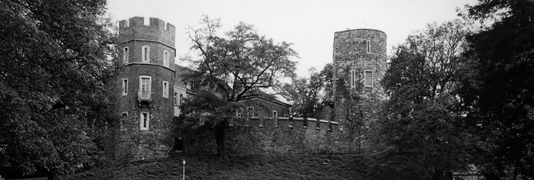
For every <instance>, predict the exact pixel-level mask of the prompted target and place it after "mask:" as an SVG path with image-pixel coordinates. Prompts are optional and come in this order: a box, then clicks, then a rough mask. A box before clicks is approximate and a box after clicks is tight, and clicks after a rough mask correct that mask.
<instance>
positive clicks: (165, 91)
mask: <svg viewBox="0 0 534 180" xmlns="http://www.w3.org/2000/svg"><path fill="white" fill-rule="evenodd" d="M161 88H162V89H163V92H162V95H163V97H164V98H169V82H167V81H163V83H162V85H161Z"/></svg>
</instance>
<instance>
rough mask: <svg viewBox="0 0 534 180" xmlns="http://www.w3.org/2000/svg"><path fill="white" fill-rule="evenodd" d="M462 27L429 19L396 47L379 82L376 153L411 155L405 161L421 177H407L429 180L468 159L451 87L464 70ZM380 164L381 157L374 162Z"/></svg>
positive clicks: (466, 141)
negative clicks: (382, 100) (381, 100)
mask: <svg viewBox="0 0 534 180" xmlns="http://www.w3.org/2000/svg"><path fill="white" fill-rule="evenodd" d="M465 27H466V24H465V23H464V22H462V21H460V20H455V21H451V22H445V23H443V24H437V23H432V24H429V25H428V26H427V28H426V29H425V30H423V31H419V32H416V33H415V34H413V35H410V36H409V37H408V39H407V40H406V43H404V44H401V45H399V46H398V47H397V48H396V52H395V54H394V55H393V57H392V58H391V63H390V69H388V71H387V72H386V75H385V77H384V79H383V80H382V85H383V86H384V88H385V89H386V92H387V93H388V94H389V96H390V99H389V100H388V102H387V103H386V106H385V109H384V112H383V113H384V115H383V118H382V119H381V123H380V124H381V129H380V135H381V137H380V140H381V141H383V142H384V143H385V147H386V149H385V151H383V152H382V155H381V156H382V157H383V158H385V159H400V160H402V159H417V161H407V162H410V164H411V166H412V167H419V168H418V169H421V168H423V169H424V171H422V172H421V173H423V174H422V175H423V176H419V175H421V174H419V175H417V176H414V177H412V178H413V179H422V178H425V179H429V178H430V177H429V176H430V174H432V173H433V174H434V177H433V179H436V178H437V179H439V178H440V177H439V176H440V175H441V174H442V173H443V172H444V171H453V170H459V169H461V168H462V167H464V166H465V165H466V164H467V163H468V158H469V156H468V154H469V152H470V146H469V142H470V138H469V136H467V134H466V132H464V131H462V126H461V125H462V118H461V115H462V114H461V112H459V111H457V109H456V108H455V106H456V105H457V103H458V99H457V98H456V89H457V88H458V85H459V80H460V78H461V77H462V75H463V74H465V73H466V72H467V71H466V70H465V69H463V63H462V59H461V53H462V52H464V51H465V49H466V47H467V46H466V43H465V36H466V35H467V33H468V32H469V31H468V29H466V28H465ZM381 162H386V161H385V160H381V161H377V163H378V164H375V165H377V166H382V165H381V164H380V163H381ZM425 172H426V173H425ZM428 172H430V173H428ZM416 174H417V173H416ZM425 174H426V175H425ZM414 175H415V174H414ZM425 176H426V177H425ZM436 176H437V177H436Z"/></svg>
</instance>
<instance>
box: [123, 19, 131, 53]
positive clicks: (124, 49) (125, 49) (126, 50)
mask: <svg viewBox="0 0 534 180" xmlns="http://www.w3.org/2000/svg"><path fill="white" fill-rule="evenodd" d="M126 22H128V21H126ZM129 58H130V51H129V50H128V47H124V48H123V49H122V61H123V62H124V63H128V62H129Z"/></svg>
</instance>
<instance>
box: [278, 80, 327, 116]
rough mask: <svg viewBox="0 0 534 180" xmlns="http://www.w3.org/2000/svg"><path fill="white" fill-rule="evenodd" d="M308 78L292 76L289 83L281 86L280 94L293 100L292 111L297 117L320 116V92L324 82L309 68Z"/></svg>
mask: <svg viewBox="0 0 534 180" xmlns="http://www.w3.org/2000/svg"><path fill="white" fill-rule="evenodd" d="M310 72H311V74H310V78H297V77H292V80H291V84H284V85H283V86H282V89H283V92H282V95H283V96H284V97H285V98H286V99H289V100H291V101H292V102H293V106H292V107H291V109H292V111H293V113H295V114H296V115H297V116H299V117H312V118H321V117H320V113H321V112H320V110H321V101H320V100H321V92H323V89H324V82H323V81H322V79H321V77H320V74H319V73H317V72H315V71H313V70H311V71H310Z"/></svg>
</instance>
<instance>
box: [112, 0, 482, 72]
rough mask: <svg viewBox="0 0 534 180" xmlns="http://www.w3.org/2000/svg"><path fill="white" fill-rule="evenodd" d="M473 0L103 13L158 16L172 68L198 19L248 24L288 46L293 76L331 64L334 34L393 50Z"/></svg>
mask: <svg viewBox="0 0 534 180" xmlns="http://www.w3.org/2000/svg"><path fill="white" fill-rule="evenodd" d="M476 2H477V1H476V0H150V1H148V0H108V13H109V14H110V16H111V17H112V19H113V20H115V21H119V20H124V19H127V18H130V17H134V16H149V17H157V18H159V19H161V20H164V21H166V22H169V23H171V24H173V25H174V26H176V53H177V57H176V59H177V64H183V63H182V62H179V58H180V57H182V56H184V55H186V54H188V53H194V52H191V51H190V50H189V47H190V41H189V39H188V36H187V32H188V31H187V28H188V27H189V26H192V27H199V26H200V25H199V22H200V19H201V18H202V15H208V16H210V17H212V18H220V19H221V23H222V26H223V27H222V31H223V32H226V31H229V30H230V29H232V28H233V27H234V26H235V25H237V23H238V22H245V23H248V24H253V25H254V26H255V28H256V29H257V30H258V33H259V34H260V35H265V36H266V37H268V38H272V39H273V40H274V41H275V42H282V41H286V42H289V43H293V49H294V50H295V51H297V53H298V54H299V57H300V58H295V59H294V60H296V61H298V62H299V63H298V65H297V74H298V75H299V76H301V77H308V76H309V73H308V69H310V68H311V67H315V68H316V69H317V70H318V71H320V70H321V69H322V68H323V67H324V65H325V64H326V63H329V62H332V46H333V39H334V32H336V31H344V30H347V29H358V28H370V29H378V30H381V31H384V32H385V33H386V35H387V44H388V45H387V46H388V55H390V54H391V50H392V47H393V46H396V45H398V44H400V43H402V42H404V40H405V39H406V37H407V36H408V35H409V34H410V33H412V32H413V31H414V30H419V29H423V28H424V27H425V26H426V24H427V23H430V22H434V21H436V22H443V21H448V20H453V19H456V18H459V17H458V16H457V14H458V13H457V11H456V8H461V9H464V6H465V5H466V4H469V5H474V4H476Z"/></svg>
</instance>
